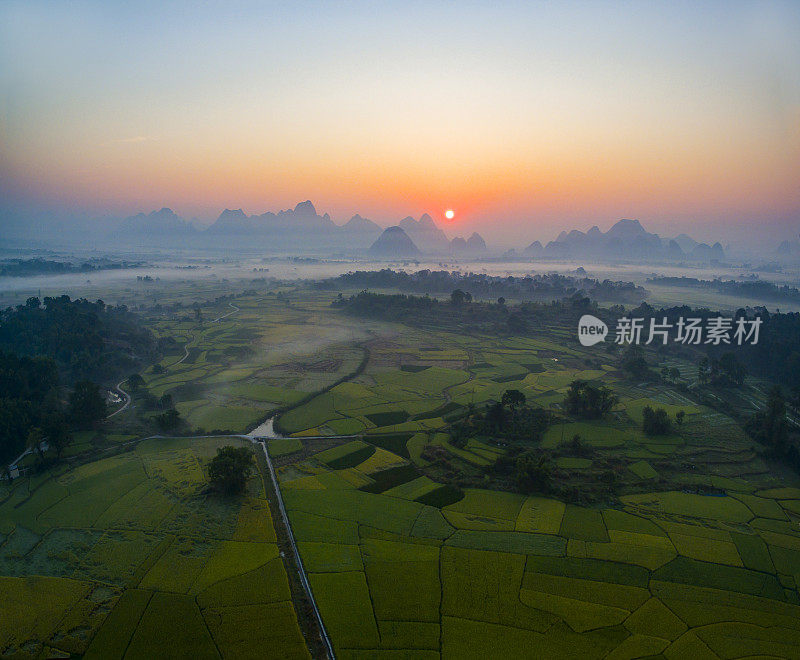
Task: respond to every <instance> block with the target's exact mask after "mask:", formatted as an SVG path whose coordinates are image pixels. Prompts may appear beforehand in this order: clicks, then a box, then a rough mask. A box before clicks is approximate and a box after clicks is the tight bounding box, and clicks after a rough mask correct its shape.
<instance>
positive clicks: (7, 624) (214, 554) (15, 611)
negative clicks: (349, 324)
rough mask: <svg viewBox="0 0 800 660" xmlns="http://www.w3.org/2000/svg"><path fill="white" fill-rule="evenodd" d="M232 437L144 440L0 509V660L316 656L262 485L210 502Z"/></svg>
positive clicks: (32, 484) (18, 493) (18, 485)
mask: <svg viewBox="0 0 800 660" xmlns="http://www.w3.org/2000/svg"><path fill="white" fill-rule="evenodd" d="M241 442H242V441H241V440H238V439H235V438H213V439H211V438H206V439H199V438H192V439H190V438H183V439H163V438H162V439H157V440H146V441H143V442H141V443H140V444H138V445H137V446H136V448H135V449H134V450H133V451H131V452H128V453H124V454H121V455H118V456H114V457H111V458H106V459H102V460H97V461H93V462H89V463H85V464H82V465H79V466H77V467H74V468H73V469H66V468H62V469H59V470H56V471H50V472H47V473H44V474H43V475H40V476H38V477H36V478H30V479H29V478H21V479H18V480H16V481H15V482H14V485H13V488H10V489H7V490H5V491H3V492H2V503H0V594H2V599H0V655H2V656H3V657H14V658H17V657H18V658H28V657H31V658H33V657H70V656H71V655H74V656H85V657H87V658H123V657H124V658H153V657H187V658H188V657H202V658H205V657H207V658H219V657H249V656H253V655H258V654H259V653H260V651H259V649H262V648H269V649H271V652H273V653H274V656H273V657H287V658H307V657H310V656H309V653H308V651H307V649H306V644H305V641H304V639H303V637H302V635H301V633H300V628H299V626H298V622H297V617H296V614H295V609H294V605H293V603H292V600H291V595H290V590H289V583H288V580H287V575H286V571H285V569H284V565H283V561H282V559H281V558H280V556H279V551H278V545H277V543H276V536H275V530H274V528H273V525H272V519H271V517H270V510H269V506H268V504H267V501H266V499H265V491H264V485H263V483H262V481H261V478H260V476H258V477H254V478H252V479H251V481H250V483H249V484H248V489H247V494H246V496H244V497H243V498H225V497H222V496H219V495H212V494H208V493H207V492H206V491H207V479H206V477H205V474H204V465H205V463H206V462H207V461H208V459H209V458H210V457H211V456H213V455H214V453H215V451H216V448H217V447H218V446H221V445H225V444H238V443H241Z"/></svg>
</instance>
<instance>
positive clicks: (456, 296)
mask: <svg viewBox="0 0 800 660" xmlns="http://www.w3.org/2000/svg"><path fill="white" fill-rule="evenodd" d="M466 299H467V294H465V293H464V292H463V291H462V290H461V289H456V290H455V291H453V293H451V294H450V302H451V303H452V304H453V305H455V306H456V307H460V306H461V305H463V304H464V301H465V300H466Z"/></svg>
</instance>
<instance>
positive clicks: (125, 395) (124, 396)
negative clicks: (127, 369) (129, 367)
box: [106, 378, 131, 419]
mask: <svg viewBox="0 0 800 660" xmlns="http://www.w3.org/2000/svg"><path fill="white" fill-rule="evenodd" d="M126 380H128V379H127V378H123V379H122V380H121V381H119V382H118V383H117V386H116V387H115V388H114V389H115V390H116V391H117V392H118V393H119V395H120V396H121V397H122V400H123V401H124V402H125V403H123V404H122V408H117V409H116V410H115V411H114V412H112V413H110V414H108V415H106V419H111V418H112V417H113V416H114V415H119V414H120V413H121V412H122V411H123V410H125V409H126V408H127V407H128V406H129V405H131V395H130V394H128V393H127V392H126V391H125V390H123V389H122V383H124V382H125V381H126Z"/></svg>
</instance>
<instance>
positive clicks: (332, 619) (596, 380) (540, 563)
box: [0, 283, 800, 658]
mask: <svg viewBox="0 0 800 660" xmlns="http://www.w3.org/2000/svg"><path fill="white" fill-rule="evenodd" d="M204 286H205V285H204ZM232 288H234V287H233V285H231V284H224V283H219V284H218V285H217V286H216V287H211V286H210V285H208V288H206V289H203V295H204V296H205V298H204V299H201V300H200V301H199V302H198V304H197V306H196V307H193V306H192V300H193V298H196V297H198V295H197V293H198V292H197V289H198V287H189V286H187V287H185V288H181V287H174V288H173V289H171V290H167V289H164V290H163V291H161V293H160V294H159V297H158V305H159V307H158V308H156V306H155V305H150V306H149V307H148V308H147V310H146V312H145V316H144V318H145V322H146V323H147V324H148V326H149V327H150V328H151V329H152V330H153V332H154V333H156V335H157V336H158V337H160V338H161V339H162V340H163V341H162V343H163V346H164V350H163V355H162V357H161V360H160V361H159V362H158V363H157V364H153V365H149V366H148V367H147V368H146V369H144V370H143V371H142V373H141V377H142V380H143V385H142V386H141V388H140V390H138V391H133V392H132V398H133V403H132V405H131V406H130V407H129V408H128V409H126V410H125V411H123V412H121V413H120V414H119V415H116V416H114V417H112V418H110V419H109V420H107V421H106V422H105V423H104V424H103V425H102V426H101V427H100V428H98V429H96V430H95V431H94V432H91V433H88V432H87V433H86V434H84V435H81V436H79V437H77V438H76V441H75V444H74V445H73V446H71V447H70V448H69V451H68V452H67V454H66V455H65V458H66V460H65V461H64V462H62V463H61V464H59V465H56V466H55V467H51V468H49V469H48V470H45V471H43V472H40V473H35V472H31V474H29V475H27V476H26V477H24V478H22V479H18V480H17V481H15V482H14V484H13V487H11V488H6V487H3V488H4V490H2V491H0V496H1V497H2V502H1V503H0V524H1V525H2V527H0V576H2V577H0V580H2V582H3V585H4V586H3V593H4V594H8V595H9V596H8V597H7V599H6V602H7V603H8V606H7V607H4V609H3V615H4V616H3V617H2V624H0V635H2V636H3V638H2V641H1V642H0V649H2V652H3V653H5V654H8V655H12V654H16V655H17V656H19V657H29V656H37V655H40V654H48V653H51V652H53V653H55V652H62V653H74V654H85V655H87V656H89V657H150V656H152V655H153V654H155V653H158V652H165V647H164V646H163V644H164V641H163V640H165V639H169V640H170V641H169V644H170V646H169V648H168V652H169V653H170V654H172V655H176V656H178V655H185V656H191V657H195V656H200V657H202V656H205V655H209V656H214V657H217V656H220V655H221V656H223V657H239V656H248V655H266V656H269V657H308V656H309V653H310V652H309V650H308V648H307V646H306V642H305V641H304V637H303V634H302V633H301V629H303V630H305V628H304V627H303V625H304V624H303V621H304V619H303V613H302V612H301V613H300V616H299V617H298V612H300V610H299V609H298V608H297V607H296V604H293V602H294V601H293V593H294V592H293V590H292V588H291V584H292V583H291V580H290V579H289V577H288V576H287V571H286V568H285V566H284V561H283V559H282V558H281V556H280V554H279V549H278V548H279V544H280V543H281V542H282V539H281V538H280V533H281V532H278V534H276V531H275V530H276V528H277V529H278V530H280V529H281V526H280V525H276V526H273V523H272V518H271V515H270V508H269V506H268V502H267V499H266V498H267V492H268V490H269V489H265V486H264V483H263V481H262V480H261V478H260V477H254V478H253V479H251V481H250V483H249V485H248V491H247V494H246V496H245V497H244V498H241V499H224V498H220V497H218V496H214V495H211V494H209V493H208V492H207V491H206V488H205V484H206V476H205V472H204V470H205V464H206V462H207V461H208V459H209V458H210V456H212V455H213V454H214V451H215V449H216V447H218V446H220V445H222V444H236V443H238V442H240V440H238V439H236V438H230V437H226V435H227V434H238V433H244V432H246V431H248V430H250V429H252V428H253V427H254V426H256V425H258V424H259V423H260V422H262V421H263V420H264V419H265V418H267V417H270V416H273V415H274V420H273V424H274V429H275V430H276V431H277V432H278V433H279V434H280V435H282V436H283V437H280V438H273V439H270V440H269V441H267V443H266V446H267V449H268V451H269V453H270V456H271V457H272V460H273V463H274V464H275V466H276V468H277V474H278V480H279V485H280V490H281V493H282V496H283V499H284V501H285V504H286V507H287V510H288V515H289V522H290V524H291V530H292V532H293V534H294V537H295V539H296V541H297V547H298V550H299V553H300V556H301V558H302V561H303V565H304V567H305V570H306V572H307V575H308V580H309V584H310V586H311V589H312V591H313V595H314V598H315V600H316V603H317V605H318V607H319V609H320V612H321V615H322V619H323V622H324V624H325V627H326V629H327V632H328V634H329V635H330V638H331V641H332V644H333V647H334V649H335V651H336V654H337V657H342V658H348V657H357V658H366V657H390V656H394V657H420V658H428V657H430V658H433V657H446V658H462V657H576V656H580V655H584V656H586V657H589V658H594V657H608V658H633V657H646V656H662V657H666V658H682V657H686V656H687V655H693V654H696V655H698V656H700V657H723V658H728V657H739V656H743V655H753V656H758V655H761V656H776V657H798V655H800V654H799V653H798V651H797V649H798V648H800V624H798V621H800V598H799V597H798V591H797V588H798V584H799V582H798V581H800V528H798V519H800V507H798V502H800V482H798V479H797V477H796V475H794V474H792V473H790V472H788V471H786V470H782V469H780V467H778V466H776V465H775V464H773V463H772V462H771V461H770V459H769V458H768V457H765V456H764V455H763V452H761V451H759V448H758V446H756V444H755V443H754V442H753V441H752V440H751V439H750V438H749V437H748V435H747V434H746V433H745V432H744V430H743V429H742V426H741V424H740V422H739V421H738V420H737V419H736V418H734V417H733V416H731V415H729V414H726V412H725V409H724V405H719V404H718V403H715V399H714V398H713V397H711V396H709V397H705V398H702V397H700V396H698V395H697V391H696V387H695V386H696V373H697V368H696V365H695V364H693V363H692V362H691V361H690V360H688V359H685V358H683V357H680V356H677V357H676V356H672V355H660V354H658V353H656V352H652V353H648V356H647V357H648V360H650V362H651V364H653V365H654V366H657V367H660V366H668V367H673V368H675V369H676V370H677V372H678V374H679V377H678V379H677V380H676V381H673V382H667V381H665V380H661V379H649V380H636V379H632V378H631V377H630V376H629V374H626V373H625V371H624V369H623V368H622V366H621V358H620V355H619V354H618V353H617V352H615V351H612V350H608V349H605V348H592V349H586V348H583V347H581V346H580V345H579V344H578V343H577V341H576V340H575V334H574V327H573V326H572V325H571V324H570V323H569V322H566V321H561V320H558V319H555V320H553V319H552V318H551V317H548V318H546V319H545V320H543V321H542V323H541V324H540V325H539V326H537V327H535V328H529V329H528V330H526V331H525V332H520V333H516V334H515V333H510V332H507V331H503V332H498V331H496V330H495V329H493V328H491V327H489V328H484V329H477V330H476V329H474V328H471V329H469V328H465V329H463V330H461V331H459V330H458V328H454V327H453V325H452V322H449V323H448V324H446V325H444V326H440V325H436V324H433V323H431V324H416V325H415V326H414V327H412V326H411V325H403V324H401V323H399V322H387V321H383V320H375V319H353V318H352V317H348V316H347V315H345V314H344V313H343V312H342V311H340V310H339V309H337V308H335V307H332V306H331V300H332V299H333V298H334V296H335V293H331V292H320V291H318V290H316V289H314V288H312V287H308V286H305V285H301V284H292V285H289V284H284V285H281V286H274V287H266V288H265V287H260V288H259V289H258V290H254V289H252V288H248V289H247V290H246V291H241V292H238V291H237V292H236V293H235V294H230V293H229V292H230V291H231V289H232ZM226 292H228V293H226ZM344 293H352V292H344ZM223 294H224V295H223ZM153 300H154V301H155V296H154V299H153ZM178 303H180V305H178ZM576 380H581V381H585V382H588V383H593V384H602V385H603V386H605V387H607V388H609V390H610V391H612V392H613V394H614V395H615V397H616V398H615V402H614V405H613V407H612V408H611V410H610V411H609V412H608V414H606V415H603V416H602V417H601V418H599V419H581V418H578V417H576V416H574V415H571V414H570V413H569V412H568V411H567V410H566V408H565V405H564V400H565V396H566V394H567V391H568V389H569V387H570V384H571V383H572V382H573V381H576ZM767 386H768V384H767V383H765V382H764V381H758V380H756V379H751V380H749V382H748V384H747V385H746V386H745V387H743V388H741V389H739V390H736V392H735V393H733V394H731V393H720V394H719V400H720V401H723V402H725V401H728V402H730V401H733V400H735V402H736V406H738V407H739V408H740V409H741V411H743V412H746V413H749V412H750V411H753V410H755V409H757V408H759V407H761V406H762V405H763V402H764V399H765V396H766V394H765V393H766V390H767ZM508 390H516V391H518V392H520V393H522V395H524V397H525V402H526V403H525V405H526V406H529V407H531V408H532V409H536V410H542V411H544V419H545V427H544V429H543V431H542V433H541V435H540V436H537V437H531V438H523V439H519V438H517V439H509V438H507V437H505V436H499V435H497V434H494V433H489V432H487V433H483V432H481V433H473V434H470V435H469V437H467V438H466V439H465V440H464V441H463V442H454V438H455V435H456V431H457V430H458V429H459V428H463V426H464V424H467V426H468V425H469V424H470V423H471V422H470V421H469V420H472V419H476V416H480V415H482V414H483V411H485V410H487V407H488V406H491V405H492V404H495V403H496V402H498V401H500V400H501V399H502V397H503V394H504V393H505V392H507V391H508ZM163 395H169V396H170V397H171V398H172V400H173V401H174V405H175V407H176V408H177V410H178V411H179V413H180V416H181V419H182V420H183V423H184V427H183V434H184V435H185V436H186V437H181V438H165V437H151V438H150V439H144V440H142V439H141V438H142V437H143V436H149V435H151V434H152V426H150V425H151V423H152V420H153V418H154V416H155V415H156V413H157V411H155V410H148V409H146V407H145V405H144V404H143V401H144V400H145V399H146V397H147V396H151V397H161V396H163ZM715 396H716V394H715ZM648 406H649V407H652V408H663V409H664V410H665V411H666V413H667V414H668V416H669V417H670V419H676V418H677V414H678V413H683V416H682V417H681V422H680V423H677V422H675V423H673V425H672V427H671V429H670V431H669V432H668V433H664V434H658V435H652V434H647V433H645V432H644V430H643V417H644V411H645V409H646V408H647V407H648ZM464 420H467V422H465V421H464ZM164 435H167V434H164ZM210 435H216V436H218V437H206V436H210ZM576 438H577V439H578V440H577V441H576ZM526 451H535V452H538V453H537V456H538V455H541V456H544V457H546V459H547V460H548V462H549V465H550V485H549V487H548V488H547V490H546V491H544V490H543V491H541V492H531V493H524V492H519V490H520V489H519V488H518V487H517V485H516V484H515V482H514V480H513V474H511V473H510V472H509V470H505V471H504V470H503V469H502V466H503V465H509V464H511V465H513V462H514V460H516V458H517V457H518V456H519V455H520V452H526ZM36 460H37V459H36V457H35V456H34V455H29V456H28V457H26V461H25V464H26V465H28V466H33V465H35V461H36ZM6 612H8V615H7V616H6ZM177 621H180V625H178V624H176V622H177ZM174 630H180V631H181V632H180V634H173V631H174Z"/></svg>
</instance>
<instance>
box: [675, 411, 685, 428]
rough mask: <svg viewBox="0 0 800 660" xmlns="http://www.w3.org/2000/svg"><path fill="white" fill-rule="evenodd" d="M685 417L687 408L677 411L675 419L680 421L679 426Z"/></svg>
mask: <svg viewBox="0 0 800 660" xmlns="http://www.w3.org/2000/svg"><path fill="white" fill-rule="evenodd" d="M684 417H686V411H685V410H679V411H678V412H676V413H675V421H676V422H678V426H680V425H681V424H683V418H684Z"/></svg>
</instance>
